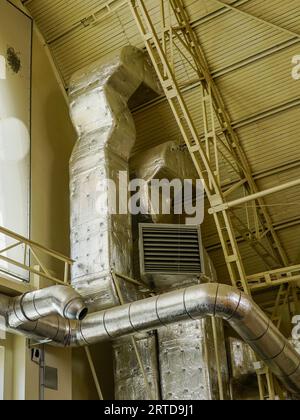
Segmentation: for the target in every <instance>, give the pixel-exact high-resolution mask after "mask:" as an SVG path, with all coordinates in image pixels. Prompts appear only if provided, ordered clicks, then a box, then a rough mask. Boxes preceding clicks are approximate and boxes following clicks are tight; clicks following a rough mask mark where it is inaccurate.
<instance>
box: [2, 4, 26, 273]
mask: <svg viewBox="0 0 300 420" xmlns="http://www.w3.org/2000/svg"><path fill="white" fill-rule="evenodd" d="M15 28H18V30H16V29H15ZM31 28H32V23H31V21H30V19H28V18H27V17H26V16H24V14H22V13H20V12H19V11H17V10H16V8H15V7H14V6H12V5H11V4H10V3H8V2H7V1H6V0H2V1H1V2H0V56H1V57H2V58H1V68H2V71H0V73H1V76H2V77H0V226H4V227H5V228H7V229H10V230H13V231H15V232H17V233H19V234H21V235H23V236H26V237H28V236H29V200H30V67H31ZM8 50H9V51H11V53H10V54H8ZM12 57H15V60H14V63H15V65H11V58H12ZM18 60H19V64H18ZM4 64H5V67H4ZM4 70H5V71H4ZM16 203H18V205H16ZM11 243H12V241H11V240H9V239H7V237H4V236H3V235H0V247H1V248H5V247H7V246H9V245H10V244H11ZM6 256H8V257H10V258H13V259H17V260H18V261H20V262H22V260H23V252H22V249H20V248H18V249H16V250H12V251H9V252H8V253H6ZM0 267H1V268H4V269H5V270H7V271H9V272H12V273H13V274H17V275H18V276H20V277H21V278H24V279H28V275H27V273H26V272H24V271H23V270H22V269H19V268H16V267H14V266H12V265H10V264H8V263H6V262H3V261H1V262H0Z"/></svg>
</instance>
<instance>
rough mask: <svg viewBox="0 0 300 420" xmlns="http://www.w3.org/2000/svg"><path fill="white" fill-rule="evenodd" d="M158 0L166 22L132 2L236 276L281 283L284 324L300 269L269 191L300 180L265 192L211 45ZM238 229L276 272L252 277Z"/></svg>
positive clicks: (269, 387)
mask: <svg viewBox="0 0 300 420" xmlns="http://www.w3.org/2000/svg"><path fill="white" fill-rule="evenodd" d="M158 1H159V2H160V10H161V13H160V15H161V16H160V22H159V23H158V24H157V22H155V23H154V20H153V19H152V17H151V13H150V11H149V7H147V6H146V3H147V2H146V1H144V0H128V5H129V7H130V9H131V12H132V15H133V17H134V19H135V22H136V24H137V27H138V29H139V32H140V34H141V36H142V38H143V40H144V43H145V46H146V49H147V51H148V53H149V56H150V58H151V60H152V63H153V65H154V67H155V70H156V73H157V75H158V78H159V80H160V82H161V85H162V87H163V89H164V93H165V95H166V98H167V100H168V102H169V104H170V107H171V110H172V112H173V115H174V117H175V119H176V122H177V124H178V127H179V129H180V132H181V134H182V137H183V139H184V141H185V144H186V146H187V148H188V150H189V152H190V155H191V157H192V159H193V162H194V164H195V167H196V169H197V172H198V175H199V177H200V178H201V179H203V180H204V182H205V190H206V194H207V197H208V200H209V203H210V206H211V209H210V213H211V214H212V215H213V217H214V220H215V224H216V228H217V231H218V235H219V238H220V242H221V245H222V249H223V253H224V257H225V261H226V265H227V268H228V272H229V275H230V279H231V282H232V284H233V286H235V287H241V288H242V289H243V290H244V291H245V292H246V293H248V294H251V292H252V290H256V289H258V288H265V287H266V288H268V287H274V286H275V285H276V286H280V289H279V293H278V296H277V300H276V304H275V309H274V312H273V316H272V318H273V320H274V322H276V323H277V325H278V326H280V325H281V316H280V307H281V305H282V304H286V303H287V301H288V300H289V296H290V293H291V291H293V290H295V287H294V285H295V281H296V279H297V276H295V275H294V274H293V273H294V272H295V270H290V269H287V268H286V269H283V270H280V268H281V267H287V266H288V265H289V264H288V258H287V255H286V253H285V250H284V248H283V246H282V244H281V243H280V240H279V237H278V235H277V233H276V230H275V228H274V226H273V223H272V220H271V217H270V215H269V213H268V210H267V208H266V206H265V202H264V199H263V197H264V196H265V195H268V194H271V193H273V192H276V191H281V190H283V189H286V188H290V187H292V186H295V185H299V181H296V182H293V183H288V184H286V185H283V186H280V187H279V188H278V189H275V191H273V190H270V191H266V192H260V191H259V189H258V187H257V185H256V181H255V179H254V177H253V174H252V173H251V168H250V165H249V163H248V161H247V157H246V155H245V153H244V151H243V148H242V146H241V144H240V141H239V138H238V136H237V133H236V132H235V130H234V129H233V126H232V122H231V120H230V116H229V113H228V111H227V109H226V105H225V103H224V101H223V98H222V95H221V93H220V91H219V89H218V86H217V85H216V83H215V81H214V78H213V77H212V75H211V73H210V71H209V66H208V63H207V60H206V57H205V54H204V51H203V50H202V47H201V45H200V43H199V40H198V38H197V35H196V33H195V32H194V30H193V27H192V25H191V21H190V18H189V16H188V14H187V11H186V9H185V7H184V2H183V0H169V1H165V0H158ZM175 51H178V52H179V54H180V55H181V59H182V60H184V61H185V63H186V64H188V65H189V66H190V68H192V70H193V71H194V73H195V75H196V77H197V80H198V82H199V106H201V107H202V117H203V123H202V132H199V130H198V127H197V124H196V122H195V121H194V119H193V116H192V113H191V111H190V110H189V107H188V104H187V101H186V98H185V94H184V92H183V90H182V88H181V86H180V81H179V78H178V77H177V74H176V66H175V63H174V55H175ZM203 134H204V135H203ZM221 161H223V162H226V164H227V166H228V167H230V168H231V170H232V171H233V172H234V173H235V175H236V183H235V184H234V185H232V186H230V187H229V188H227V189H226V188H224V186H225V185H226V179H224V173H223V172H222V169H221ZM237 191H241V192H242V194H243V197H241V198H239V199H238V200H231V201H229V202H228V197H231V196H232V195H233V194H234V193H236V192H237ZM249 201H253V202H254V203H255V206H253V210H252V211H253V214H252V215H250V214H249V213H250V211H249V209H248V207H247V206H246V207H242V210H244V211H243V212H242V214H241V212H237V210H236V206H237V205H241V206H243V205H244V204H246V203H247V202H249ZM238 235H239V236H241V237H242V238H243V239H244V240H245V241H247V243H249V245H250V246H251V247H252V249H253V250H254V251H255V252H256V253H257V255H258V256H259V257H260V258H261V259H262V260H263V262H264V263H265V265H266V266H267V268H268V269H269V271H268V272H266V273H264V274H263V275H257V276H252V277H247V275H246V271H245V267H244V264H243V260H242V256H241V253H240V250H239V247H238V242H237V236H238ZM286 272H288V273H289V274H288V275H287V276H285V275H284V273H286ZM296 272H297V270H296ZM278 276H279V277H280V278H279V279H278ZM286 284H287V286H286ZM293 295H295V293H294V292H293ZM296 295H297V294H296ZM294 297H295V296H294ZM258 382H259V390H260V396H261V399H265V398H268V399H275V389H277V390H278V394H279V395H282V393H281V391H280V387H278V386H277V385H276V384H274V379H273V377H272V375H271V374H270V372H269V370H268V369H264V368H261V369H259V370H258ZM265 390H266V391H265ZM266 394H267V396H266Z"/></svg>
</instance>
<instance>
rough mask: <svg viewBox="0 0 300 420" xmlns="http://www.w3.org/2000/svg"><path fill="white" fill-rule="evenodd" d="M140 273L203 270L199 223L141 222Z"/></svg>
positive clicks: (173, 272)
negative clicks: (167, 223) (163, 223)
mask: <svg viewBox="0 0 300 420" xmlns="http://www.w3.org/2000/svg"><path fill="white" fill-rule="evenodd" d="M140 261H141V274H142V275H143V274H155V273H164V274H181V273H185V274H187V273H189V274H199V273H201V272H202V262H201V236H200V228H199V226H188V225H159V224H140Z"/></svg>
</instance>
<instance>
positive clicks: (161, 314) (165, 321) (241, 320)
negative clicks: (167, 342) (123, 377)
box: [22, 283, 300, 394]
mask: <svg viewBox="0 0 300 420" xmlns="http://www.w3.org/2000/svg"><path fill="white" fill-rule="evenodd" d="M207 316H209V317H217V318H221V319H223V320H225V321H227V322H228V323H229V324H230V325H231V326H232V327H233V328H234V330H235V331H236V332H237V333H238V334H239V335H240V337H241V338H242V339H243V340H244V341H245V342H247V343H248V344H249V345H250V347H251V348H252V349H253V350H254V351H255V352H256V354H257V355H258V356H259V357H260V358H261V359H262V360H263V361H264V362H265V364H266V365H267V366H269V368H270V369H271V371H272V372H273V373H274V374H275V375H276V376H277V377H278V379H279V380H280V381H281V382H282V383H283V384H284V385H285V387H286V388H287V389H288V390H289V391H290V392H291V393H292V394H300V355H299V354H298V353H297V352H296V350H295V349H294V348H293V346H292V345H291V344H290V342H289V341H288V340H287V339H286V338H285V337H284V336H283V335H282V334H281V333H280V332H279V330H278V329H277V328H276V327H275V326H274V325H273V324H272V322H271V321H270V320H269V318H268V317H267V316H266V315H265V314H264V313H263V311H262V310H261V309H260V308H259V307H258V306H257V305H256V304H255V303H254V302H253V301H252V300H251V298H250V297H248V296H247V295H245V294H243V293H242V292H240V291H238V290H235V289H234V288H232V287H230V286H226V285H218V284H213V283H211V284H204V285H197V286H192V287H188V288H185V289H182V290H178V291H174V292H171V293H166V294H163V295H160V296H156V297H153V298H149V299H145V300H141V301H136V302H133V303H130V304H126V305H122V306H119V307H115V308H112V309H108V310H106V311H102V312H99V313H94V314H90V315H88V316H87V317H86V318H85V319H84V320H83V321H82V322H79V323H71V324H70V323H69V322H68V321H64V320H58V319H57V320H56V321H55V320H54V319H53V320H52V321H51V328H50V326H49V325H48V324H47V322H48V323H49V321H47V320H46V321H45V320H39V321H38V322H37V324H34V325H32V324H31V325H30V324H29V325H27V326H23V327H22V328H23V329H26V330H27V331H30V332H32V331H33V330H34V334H37V335H41V336H43V337H44V338H48V339H51V340H53V341H55V342H57V343H59V344H64V345H66V344H68V345H70V346H86V345H91V344H95V343H99V342H102V341H105V340H112V339H116V338H121V337H126V336H129V335H132V334H137V333H142V332H146V331H149V330H153V329H158V328H161V327H166V326H169V325H173V324H174V323H178V322H184V321H190V320H199V319H202V318H205V317H207ZM47 331H48V332H49V335H48V333H47ZM27 333H28V332H27ZM58 337H60V338H59V339H58ZM62 337H63V339H62Z"/></svg>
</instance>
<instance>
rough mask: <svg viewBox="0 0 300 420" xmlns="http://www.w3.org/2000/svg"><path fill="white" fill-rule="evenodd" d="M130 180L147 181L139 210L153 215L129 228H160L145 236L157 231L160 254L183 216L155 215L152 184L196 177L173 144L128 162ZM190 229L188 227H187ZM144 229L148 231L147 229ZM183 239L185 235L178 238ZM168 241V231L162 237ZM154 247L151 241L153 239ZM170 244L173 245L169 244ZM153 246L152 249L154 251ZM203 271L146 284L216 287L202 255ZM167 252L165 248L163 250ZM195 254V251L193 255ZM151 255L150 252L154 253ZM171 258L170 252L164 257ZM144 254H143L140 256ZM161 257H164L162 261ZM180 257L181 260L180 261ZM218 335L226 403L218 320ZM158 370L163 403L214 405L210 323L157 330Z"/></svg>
mask: <svg viewBox="0 0 300 420" xmlns="http://www.w3.org/2000/svg"><path fill="white" fill-rule="evenodd" d="M130 163H131V165H130V169H131V176H132V177H134V178H140V179H143V180H144V181H146V183H147V184H146V185H145V188H144V191H143V192H144V194H143V195H142V199H141V204H142V207H143V208H144V210H146V209H148V208H149V209H152V214H148V215H147V216H146V217H145V216H141V215H139V216H136V217H134V218H133V219H134V220H133V222H134V223H133V225H134V226H137V225H138V223H141V222H145V221H146V222H148V223H152V224H153V223H159V224H158V225H156V226H154V225H151V226H149V229H147V233H146V235H147V234H148V235H149V234H151V227H153V228H154V229H155V230H158V231H159V229H160V224H163V226H161V229H162V233H161V234H159V235H158V236H159V237H158V238H157V239H158V243H157V249H160V247H161V242H160V240H162V239H163V234H164V233H163V231H164V229H165V228H166V227H165V224H169V223H171V224H173V225H174V229H175V230H176V225H178V224H180V223H183V222H184V220H182V216H181V217H180V216H178V215H177V216H176V215H174V214H171V215H163V214H155V213H153V210H154V209H153V207H152V205H151V198H150V195H149V186H150V183H151V181H152V180H153V179H156V180H162V179H168V180H170V181H172V180H174V179H180V180H181V181H183V180H188V179H190V180H194V179H197V173H196V171H195V169H194V165H193V162H192V161H191V158H190V156H189V153H188V151H187V150H185V149H182V147H180V146H178V145H177V144H176V143H174V142H167V143H165V144H163V145H160V146H157V147H154V148H152V149H150V150H148V151H146V152H143V153H141V154H138V155H137V156H135V157H134V158H132V160H131V162H130ZM187 228H188V226H187ZM145 229H146V225H145ZM133 232H134V235H133V239H134V255H135V256H136V259H137V256H138V254H139V252H138V242H140V244H141V246H142V242H143V241H141V240H140V239H141V238H139V237H138V229H137V228H136V229H134V230H133ZM182 233H184V232H182ZM168 235H172V233H171V231H170V232H169V234H166V236H168ZM151 240H152V241H154V236H152V239H151ZM170 241H171V242H172V240H170ZM153 244H154V243H153V242H152V243H151V249H153ZM200 247H201V250H200V253H201V254H202V259H203V261H202V263H203V267H202V270H201V272H199V273H198V274H194V275H191V274H184V275H182V274H181V275H179V274H172V275H164V274H163V273H158V274H155V275H147V276H146V277H145V278H143V280H144V281H147V282H149V283H151V284H152V285H153V286H154V287H155V289H157V290H160V291H166V290H169V291H172V290H176V289H178V288H180V287H183V286H184V285H186V286H190V285H193V284H199V283H207V282H217V277H216V272H215V270H214V267H213V265H212V263H211V261H210V258H209V256H208V255H207V253H206V252H205V251H204V250H203V249H202V245H201V244H200ZM167 248H168V247H167ZM196 251H197V249H196ZM153 252H154V251H153ZM168 252H169V251H168ZM142 254H143V253H142ZM161 257H163V256H162V255H161ZM182 257H183V255H182V256H181V258H182ZM138 265H139V264H138V262H137V261H135V267H136V269H135V275H136V276H137V275H138V274H139V273H138V269H137V266H138ZM216 329H217V334H218V339H219V346H218V347H219V348H218V352H219V355H220V360H221V369H222V381H223V389H224V394H225V397H227V396H229V391H228V383H229V377H228V367H227V355H226V348H225V337H224V330H223V323H222V321H221V320H216ZM157 339H158V354H159V368H160V377H161V393H162V399H163V400H215V399H219V387H218V373H217V369H216V365H217V361H216V353H215V344H214V340H213V325H212V320H211V319H209V318H206V319H202V320H195V321H191V322H184V323H179V324H175V325H172V326H169V327H168V328H161V329H160V330H159V331H158V333H157Z"/></svg>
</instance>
